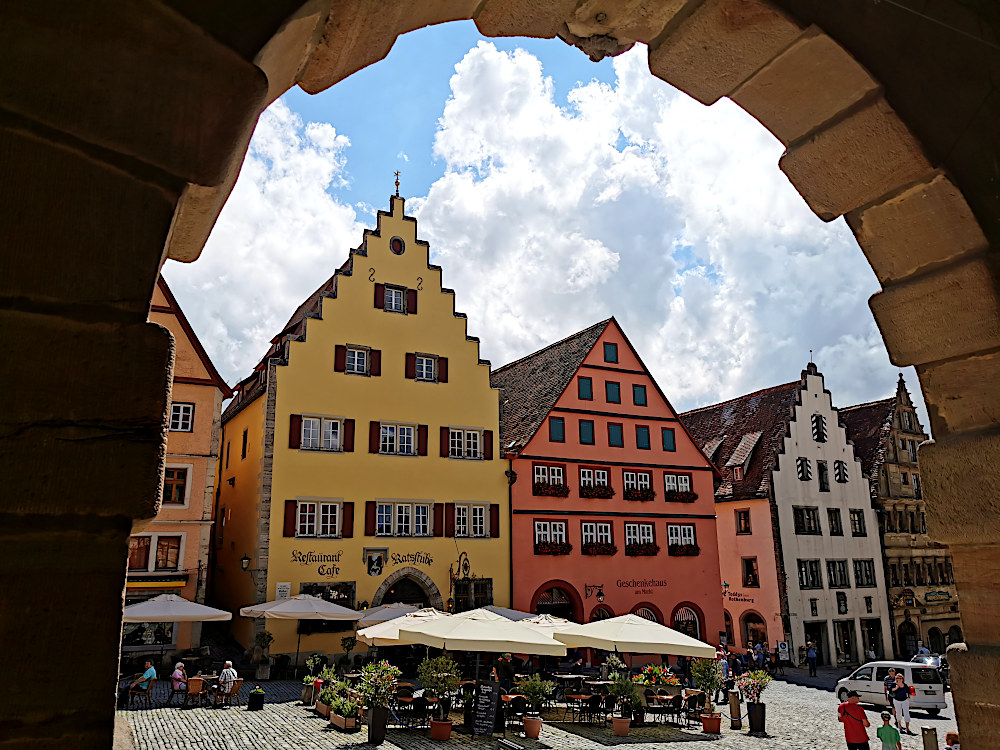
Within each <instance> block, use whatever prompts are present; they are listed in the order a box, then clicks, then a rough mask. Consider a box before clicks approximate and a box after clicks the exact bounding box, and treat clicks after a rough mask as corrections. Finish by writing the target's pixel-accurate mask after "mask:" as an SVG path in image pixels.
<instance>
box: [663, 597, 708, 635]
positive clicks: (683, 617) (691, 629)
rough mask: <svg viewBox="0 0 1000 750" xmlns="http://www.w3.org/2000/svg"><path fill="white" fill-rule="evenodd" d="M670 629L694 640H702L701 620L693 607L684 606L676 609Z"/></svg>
mask: <svg viewBox="0 0 1000 750" xmlns="http://www.w3.org/2000/svg"><path fill="white" fill-rule="evenodd" d="M670 627H672V628H673V629H674V630H676V631H678V632H681V633H685V634H687V635H689V636H691V637H692V638H698V639H700V638H701V619H700V618H699V617H698V613H697V612H695V611H694V608H693V607H689V606H687V605H682V606H680V607H678V608H677V609H675V610H674V614H673V617H672V618H671V620H670Z"/></svg>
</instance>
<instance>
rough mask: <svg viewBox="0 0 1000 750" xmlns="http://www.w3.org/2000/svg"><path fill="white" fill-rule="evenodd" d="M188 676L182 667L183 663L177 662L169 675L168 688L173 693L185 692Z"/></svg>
mask: <svg viewBox="0 0 1000 750" xmlns="http://www.w3.org/2000/svg"><path fill="white" fill-rule="evenodd" d="M187 684H188V676H187V670H186V669H185V667H184V662H182V661H179V662H177V663H176V664H175V665H174V671H173V673H172V674H171V675H170V687H171V688H172V689H173V691H174V692H175V693H184V692H187Z"/></svg>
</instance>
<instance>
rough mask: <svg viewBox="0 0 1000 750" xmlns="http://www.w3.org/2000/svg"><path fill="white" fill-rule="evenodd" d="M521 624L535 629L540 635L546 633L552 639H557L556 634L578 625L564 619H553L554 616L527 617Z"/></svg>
mask: <svg viewBox="0 0 1000 750" xmlns="http://www.w3.org/2000/svg"><path fill="white" fill-rule="evenodd" d="M520 622H521V623H522V624H524V625H528V626H530V627H532V628H534V629H535V630H537V631H538V632H539V633H545V634H546V635H551V636H552V637H555V635H554V634H555V633H559V632H561V631H563V630H566V629H567V628H570V627H573V626H575V625H576V623H575V622H570V621H569V620H566V619H563V618H562V617H553V616H552V615H533V616H532V617H526V618H525V619H523V620H521V621H520Z"/></svg>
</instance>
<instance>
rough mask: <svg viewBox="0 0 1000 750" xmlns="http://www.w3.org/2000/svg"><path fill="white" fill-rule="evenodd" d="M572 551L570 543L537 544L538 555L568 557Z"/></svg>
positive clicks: (536, 552) (536, 551)
mask: <svg viewBox="0 0 1000 750" xmlns="http://www.w3.org/2000/svg"><path fill="white" fill-rule="evenodd" d="M572 551H573V545H572V544H570V543H569V542H535V554H536V555H568V554H569V553H570V552H572Z"/></svg>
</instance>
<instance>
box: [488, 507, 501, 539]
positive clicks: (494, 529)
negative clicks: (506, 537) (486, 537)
mask: <svg viewBox="0 0 1000 750" xmlns="http://www.w3.org/2000/svg"><path fill="white" fill-rule="evenodd" d="M490 536H491V537H493V538H494V539H496V538H498V537H499V536H500V506H499V505H497V504H496V503H494V504H493V505H491V506H490Z"/></svg>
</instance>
